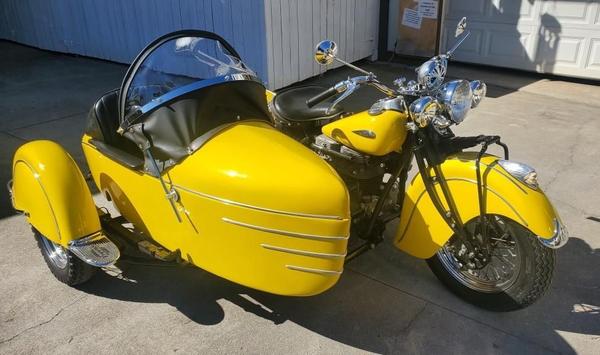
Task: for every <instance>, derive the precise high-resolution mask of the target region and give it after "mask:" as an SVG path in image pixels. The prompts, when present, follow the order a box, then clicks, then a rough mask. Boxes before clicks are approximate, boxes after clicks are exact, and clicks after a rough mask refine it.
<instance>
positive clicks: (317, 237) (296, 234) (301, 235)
mask: <svg viewBox="0 0 600 355" xmlns="http://www.w3.org/2000/svg"><path fill="white" fill-rule="evenodd" d="M221 220H222V221H223V222H226V223H230V224H234V225H236V226H240V227H245V228H250V229H255V230H258V231H261V232H268V233H275V234H281V235H285V236H288V237H294V238H303V239H313V240H330V241H334V240H347V239H348V238H349V237H343V236H326V235H316V234H306V233H299V232H292V231H286V230H280V229H274V228H267V227H263V226H257V225H254V224H249V223H244V222H240V221H236V220H233V219H230V218H227V217H222V218H221Z"/></svg>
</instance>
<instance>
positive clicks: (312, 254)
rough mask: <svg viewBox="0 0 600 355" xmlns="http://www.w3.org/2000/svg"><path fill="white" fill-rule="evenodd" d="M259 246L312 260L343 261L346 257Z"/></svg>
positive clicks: (267, 245) (266, 245)
mask: <svg viewBox="0 0 600 355" xmlns="http://www.w3.org/2000/svg"><path fill="white" fill-rule="evenodd" d="M260 246H261V247H263V248H265V249H269V250H274V251H280V252H282V253H288V254H296V255H302V256H310V257H313V258H322V259H344V258H345V257H346V253H344V254H330V253H317V252H313V251H307V250H300V249H290V248H284V247H278V246H275V245H270V244H265V243H261V244H260Z"/></svg>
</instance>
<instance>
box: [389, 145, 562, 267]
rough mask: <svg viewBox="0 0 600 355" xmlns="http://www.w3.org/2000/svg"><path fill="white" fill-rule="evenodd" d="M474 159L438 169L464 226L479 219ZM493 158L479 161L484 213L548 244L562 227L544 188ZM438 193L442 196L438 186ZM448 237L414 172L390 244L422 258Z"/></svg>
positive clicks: (461, 157) (460, 157) (465, 157)
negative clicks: (519, 177) (520, 177)
mask: <svg viewBox="0 0 600 355" xmlns="http://www.w3.org/2000/svg"><path fill="white" fill-rule="evenodd" d="M475 157H476V153H475V154H474V153H469V152H466V153H460V154H457V155H454V156H452V157H450V158H449V159H447V160H446V161H445V162H444V163H443V164H442V166H441V167H442V171H443V173H444V176H445V178H446V180H447V182H448V186H449V188H450V191H451V194H452V196H453V198H454V201H455V203H456V206H457V209H458V213H459V215H460V218H461V220H462V221H463V223H465V222H467V221H470V220H472V219H473V218H475V217H477V216H479V204H478V196H477V175H476V170H475ZM497 160H498V158H497V157H494V156H491V155H488V156H484V157H483V158H482V160H481V173H482V177H483V180H482V181H483V184H484V186H485V192H484V199H485V201H486V213H488V214H496V215H501V216H505V217H507V218H510V219H511V220H513V221H515V222H517V223H519V224H521V225H522V226H523V227H525V228H527V229H528V230H529V231H531V233H532V234H533V235H535V236H538V237H539V238H540V239H541V241H542V242H544V241H548V243H551V242H552V241H553V238H556V235H557V232H558V229H560V218H559V217H558V215H557V213H556V211H555V209H554V207H553V206H552V204H551V203H550V201H549V200H548V198H547V197H546V195H545V194H544V192H543V191H542V190H540V189H539V188H538V189H532V188H530V187H529V186H527V185H525V184H523V183H522V182H520V181H519V180H517V179H515V178H514V177H512V176H511V175H510V174H509V173H508V172H507V171H506V170H504V169H503V168H502V167H501V166H500V165H498V163H497ZM436 189H437V191H438V193H439V195H440V196H441V195H442V192H441V189H440V187H439V185H438V184H436ZM442 200H443V199H442ZM444 207H445V208H447V206H444ZM452 234H453V232H452V229H450V227H449V226H448V225H447V224H446V222H445V221H444V219H443V218H442V217H441V216H440V214H439V213H438V211H437V210H436V208H435V207H434V205H433V203H432V202H431V198H430V197H429V195H428V194H427V192H426V190H425V185H424V183H423V179H422V177H421V175H420V174H418V175H417V176H415V178H414V179H413V180H412V182H411V183H410V185H409V186H408V187H407V191H406V195H405V198H404V205H403V208H402V215H401V216H400V223H399V226H398V231H397V233H396V238H395V241H394V243H395V245H396V247H398V248H399V249H400V250H403V251H405V252H407V253H408V254H411V255H413V256H416V257H419V258H423V259H426V258H430V257H432V256H433V255H434V254H435V253H436V252H437V251H438V250H439V248H440V247H442V246H443V245H444V244H446V242H447V241H448V239H450V237H451V236H452ZM544 244H547V243H544ZM547 245H549V244H547Z"/></svg>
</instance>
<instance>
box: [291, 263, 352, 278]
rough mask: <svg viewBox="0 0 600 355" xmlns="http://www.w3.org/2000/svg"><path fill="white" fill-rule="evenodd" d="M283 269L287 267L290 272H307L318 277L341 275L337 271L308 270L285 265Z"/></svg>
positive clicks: (340, 272)
mask: <svg viewBox="0 0 600 355" xmlns="http://www.w3.org/2000/svg"><path fill="white" fill-rule="evenodd" d="M285 267H287V268H288V269H290V270H295V271H302V272H309V273H311V274H320V275H325V276H337V275H341V274H342V271H337V270H323V269H313V268H309V267H303V266H296V265H286V266H285Z"/></svg>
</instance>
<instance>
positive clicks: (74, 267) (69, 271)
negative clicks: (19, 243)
mask: <svg viewBox="0 0 600 355" xmlns="http://www.w3.org/2000/svg"><path fill="white" fill-rule="evenodd" d="M33 234H34V235H35V239H36V240H37V242H38V246H39V248H40V251H41V252H42V255H43V256H44V260H45V261H46V264H47V265H48V267H49V268H50V271H52V274H53V275H54V276H55V277H56V278H57V279H58V280H59V281H61V282H64V283H66V284H67V285H70V286H73V285H78V284H81V283H83V282H86V281H87V280H89V279H90V278H91V277H92V276H94V273H95V272H96V268H95V267H93V266H91V265H88V264H86V263H85V262H83V261H82V260H81V259H79V258H78V257H77V256H75V255H74V254H73V253H71V252H70V251H69V250H67V249H65V248H63V247H62V246H61V245H59V244H56V243H54V242H53V241H51V240H50V239H48V238H46V237H45V236H43V235H42V234H41V233H40V232H38V231H37V230H36V229H35V228H33Z"/></svg>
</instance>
